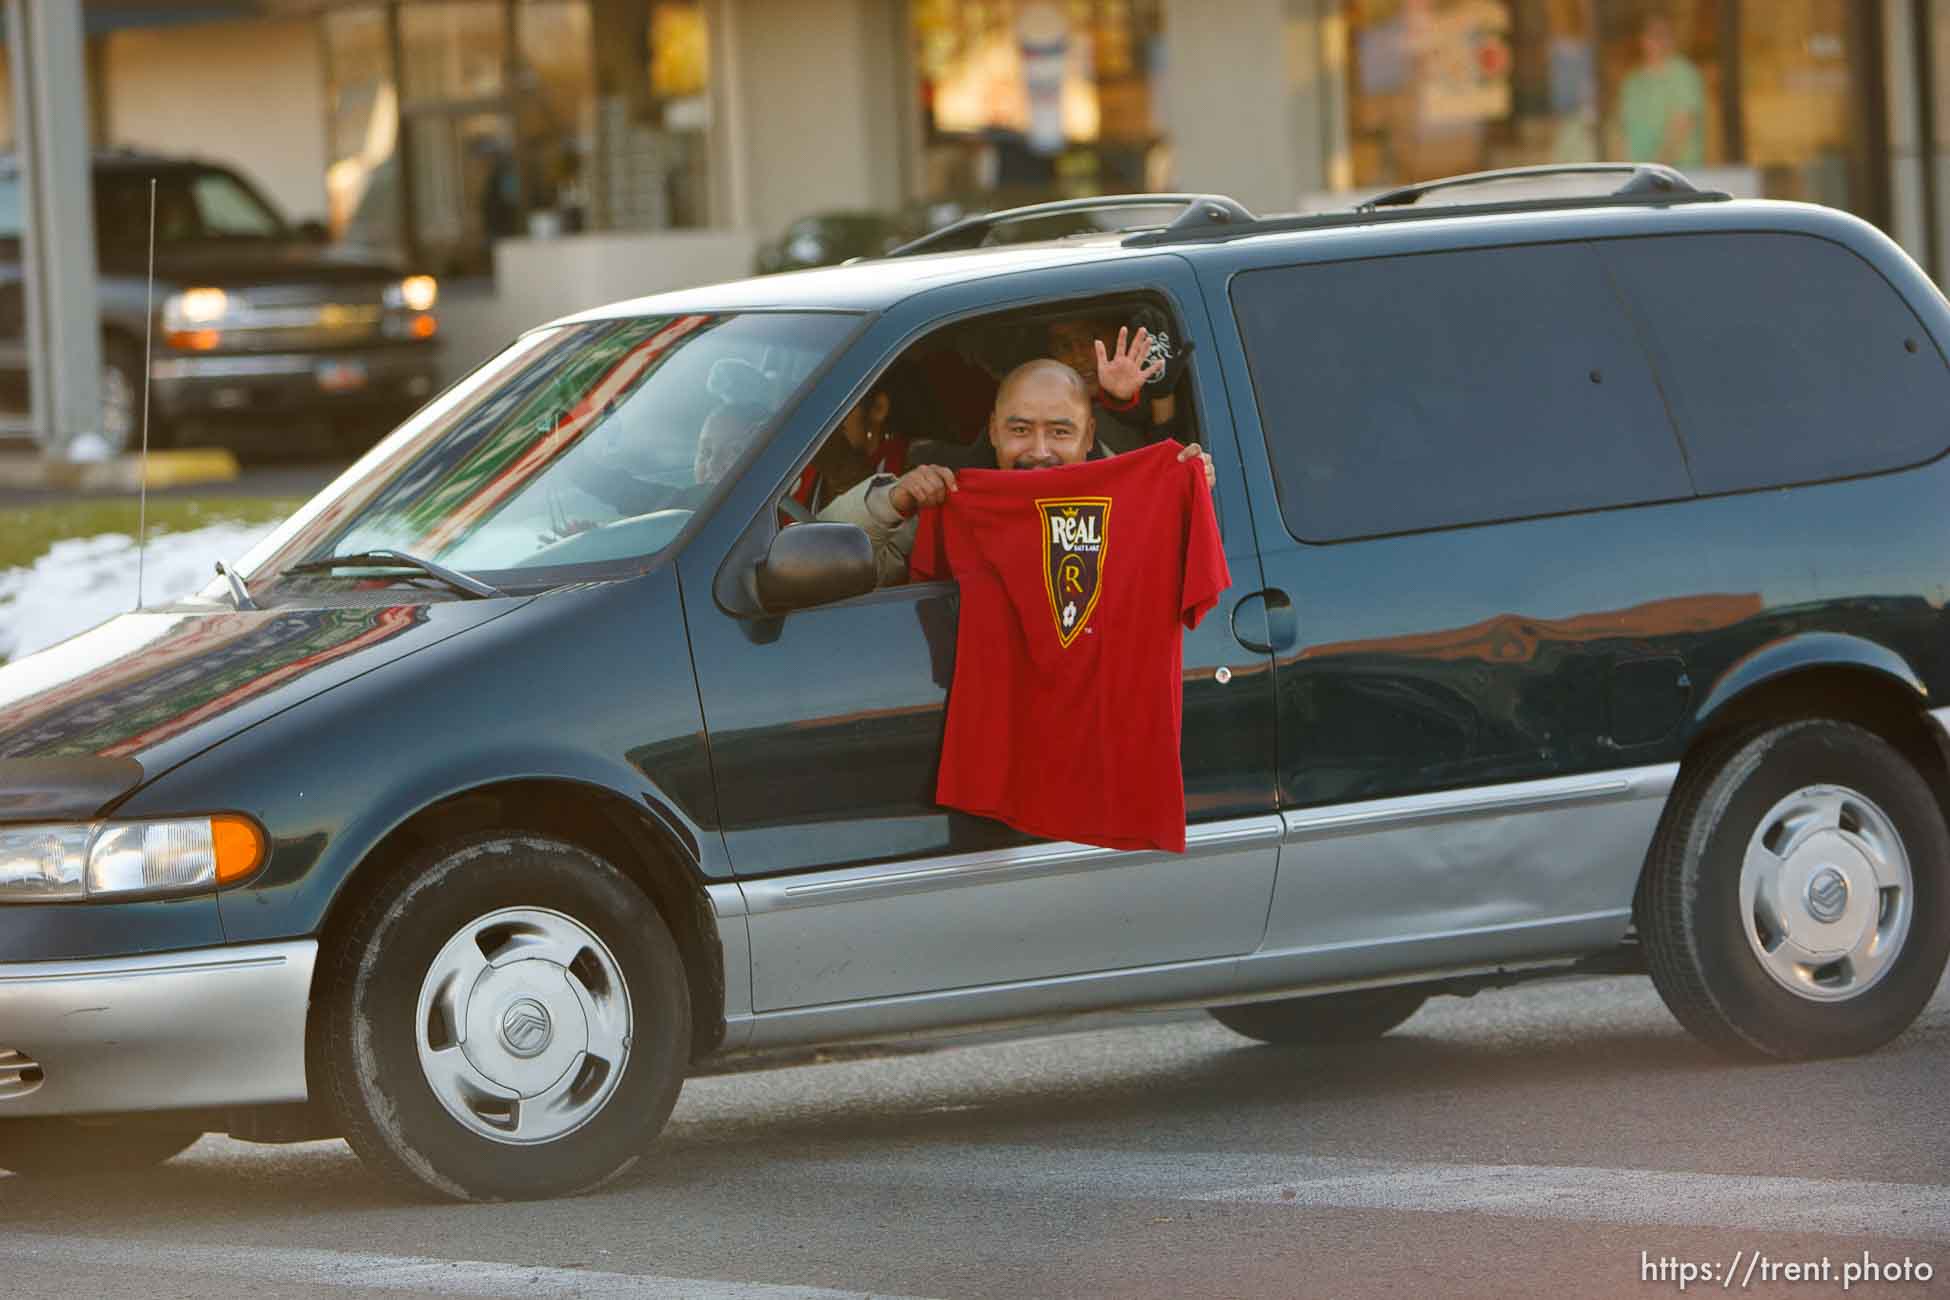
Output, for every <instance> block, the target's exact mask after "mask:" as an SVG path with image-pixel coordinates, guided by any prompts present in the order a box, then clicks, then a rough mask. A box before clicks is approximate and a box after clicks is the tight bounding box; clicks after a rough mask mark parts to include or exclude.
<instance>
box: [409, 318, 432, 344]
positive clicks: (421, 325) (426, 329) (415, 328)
mask: <svg viewBox="0 0 1950 1300" xmlns="http://www.w3.org/2000/svg"><path fill="white" fill-rule="evenodd" d="M439 328H440V322H439V321H438V320H436V319H435V318H433V317H432V316H415V317H414V318H413V322H412V324H410V325H408V326H407V327H406V332H407V333H409V334H411V335H412V336H413V337H414V338H416V339H430V338H432V337H433V333H434V331H435V330H437V329H439Z"/></svg>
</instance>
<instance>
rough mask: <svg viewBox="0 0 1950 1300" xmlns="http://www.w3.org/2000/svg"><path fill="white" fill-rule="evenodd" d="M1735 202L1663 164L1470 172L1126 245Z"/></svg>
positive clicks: (1151, 233)
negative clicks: (1486, 197) (1513, 186)
mask: <svg viewBox="0 0 1950 1300" xmlns="http://www.w3.org/2000/svg"><path fill="white" fill-rule="evenodd" d="M1592 174H1596V175H1622V176H1626V177H1627V179H1626V181H1625V183H1624V184H1623V185H1620V186H1619V187H1618V188H1617V189H1615V190H1611V191H1608V192H1607V193H1604V194H1574V195H1566V196H1565V197H1563V198H1529V199H1499V200H1495V201H1492V202H1488V203H1441V204H1434V205H1432V206H1429V207H1417V206H1414V204H1415V201H1416V200H1417V199H1419V198H1421V197H1422V196H1423V195H1425V194H1430V193H1433V192H1434V191H1436V190H1444V189H1460V188H1462V187H1464V186H1473V185H1488V184H1493V183H1495V182H1497V181H1506V180H1530V179H1539V178H1548V177H1553V176H1577V175H1592ZM1732 198H1733V196H1732V195H1731V194H1728V193H1727V192H1725V191H1724V190H1703V189H1700V188H1699V187H1698V186H1697V185H1694V184H1693V183H1692V182H1691V181H1690V180H1687V179H1686V177H1685V176H1683V175H1682V174H1680V173H1679V172H1677V171H1675V170H1673V169H1672V168H1670V167H1666V166H1662V165H1660V164H1658V163H1563V164H1554V165H1548V166H1542V167H1507V168H1504V169H1503V170H1501V171H1492V172H1471V173H1470V174H1468V175H1466V176H1445V177H1443V178H1442V179H1440V180H1433V181H1423V182H1421V183H1419V184H1416V185H1405V186H1403V187H1402V188H1400V189H1395V190H1389V191H1388V192H1386V193H1385V194H1378V195H1376V196H1375V197H1374V198H1371V199H1368V200H1366V201H1365V202H1363V203H1361V204H1359V205H1358V206H1356V207H1353V208H1349V209H1346V210H1343V211H1340V212H1314V213H1306V214H1287V215H1281V216H1272V217H1261V218H1260V219H1259V220H1257V221H1253V222H1249V223H1241V224H1236V225H1224V226H1219V225H1207V226H1205V227H1203V228H1197V229H1182V230H1181V229H1177V228H1176V226H1177V223H1173V226H1172V227H1167V228H1166V229H1164V230H1142V231H1138V232H1136V233H1134V234H1132V235H1129V236H1126V237H1125V239H1124V247H1126V248H1145V247H1152V246H1155V245H1158V244H1193V243H1221V242H1224V241H1226V240H1231V239H1243V238H1245V237H1246V236H1248V235H1275V234H1284V233H1287V232H1290V231H1299V230H1331V229H1333V228H1335V227H1345V226H1368V225H1378V224H1384V223H1390V222H1396V221H1428V220H1432V219H1437V218H1443V217H1465V216H1494V215H1497V214H1499V213H1518V212H1573V211H1577V210H1578V209H1581V208H1582V209H1589V208H1616V207H1634V206H1645V207H1667V206H1670V205H1672V204H1677V203H1724V202H1727V201H1728V200H1730V199H1732Z"/></svg>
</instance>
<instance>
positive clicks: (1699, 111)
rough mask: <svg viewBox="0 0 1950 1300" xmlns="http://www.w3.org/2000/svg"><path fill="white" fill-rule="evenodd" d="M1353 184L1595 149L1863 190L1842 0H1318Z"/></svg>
mask: <svg viewBox="0 0 1950 1300" xmlns="http://www.w3.org/2000/svg"><path fill="white" fill-rule="evenodd" d="M1328 7H1329V8H1330V9H1337V10H1338V14H1339V18H1340V21H1339V22H1337V23H1334V24H1330V25H1329V26H1328V27H1327V29H1326V30H1328V31H1329V32H1330V37H1329V39H1330V40H1331V41H1334V42H1338V46H1339V47H1338V48H1332V49H1328V50H1324V51H1323V57H1324V59H1325V60H1326V61H1327V63H1328V64H1329V65H1330V66H1339V67H1345V68H1346V69H1347V87H1346V93H1347V100H1348V122H1349V129H1348V137H1347V140H1346V142H1345V147H1346V150H1347V160H1348V163H1349V164H1350V165H1349V167H1348V172H1349V174H1350V175H1351V178H1352V181H1353V184H1354V186H1355V187H1356V188H1374V187H1379V186H1385V185H1394V184H1401V183H1405V182H1409V181H1415V180H1425V179H1429V178H1431V177H1436V176H1444V175H1452V174H1456V173H1460V172H1470V171H1481V170H1486V169H1489V168H1496V167H1512V166H1522V165H1526V164H1533V163H1550V162H1580V161H1592V160H1599V159H1621V160H1628V161H1635V162H1639V161H1644V162H1663V163H1668V164H1671V165H1673V166H1676V167H1681V168H1688V169H1693V170H1700V169H1706V170H1709V171H1714V170H1716V169H1730V170H1728V171H1726V172H1724V173H1721V174H1719V175H1718V176H1710V177H1709V178H1708V179H1709V180H1710V181H1712V182H1713V183H1725V184H1730V185H1732V186H1733V187H1734V188H1735V189H1737V190H1740V191H1742V192H1746V193H1752V194H1764V195H1768V196H1774V197H1784V198H1797V199H1809V200H1812V201H1815V202H1822V203H1831V204H1836V205H1839V206H1857V207H1859V206H1860V205H1861V204H1863V203H1865V202H1866V201H1867V189H1868V181H1867V177H1866V176H1865V175H1864V174H1863V171H1864V158H1865V145H1864V142H1863V139H1862V131H1861V122H1862V120H1863V114H1864V112H1865V108H1864V106H1865V103H1866V100H1865V96H1866V95H1867V94H1868V93H1869V92H1868V89H1867V84H1866V82H1867V79H1866V78H1865V77H1864V75H1863V73H1862V69H1861V62H1862V59H1863V56H1864V52H1863V49H1862V39H1861V35H1860V30H1859V28H1860V23H1861V18H1862V15H1861V13H1860V6H1858V5H1854V4H1852V3H1850V0H1328Z"/></svg>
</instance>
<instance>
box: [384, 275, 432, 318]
mask: <svg viewBox="0 0 1950 1300" xmlns="http://www.w3.org/2000/svg"><path fill="white" fill-rule="evenodd" d="M439 300H440V282H439V281H437V280H435V279H434V278H433V277H432V276H430V275H409V276H407V277H406V278H405V279H404V280H401V281H400V282H399V283H398V284H389V285H387V286H386V305H387V306H388V307H404V308H406V310H408V311H431V310H433V304H434V303H436V302H438V301H439Z"/></svg>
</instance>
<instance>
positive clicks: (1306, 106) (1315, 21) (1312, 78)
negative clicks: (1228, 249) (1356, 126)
mask: <svg viewBox="0 0 1950 1300" xmlns="http://www.w3.org/2000/svg"><path fill="white" fill-rule="evenodd" d="M1321 22H1322V17H1321V14H1320V13H1319V7H1318V6H1317V5H1316V4H1315V3H1314V0H1228V3H1227V4H1225V5H1223V6H1220V5H1213V4H1210V3H1207V0H1165V12H1164V37H1165V50H1166V53H1165V81H1166V85H1165V104H1166V129H1167V130H1168V131H1169V132H1170V135H1171V152H1172V161H1173V170H1174V172H1175V173H1176V175H1177V184H1178V187H1179V188H1180V189H1184V190H1192V191H1197V192H1200V193H1216V194H1227V195H1230V196H1231V197H1233V198H1235V199H1238V200H1239V201H1240V202H1241V203H1243V204H1245V205H1246V206H1247V207H1248V208H1251V209H1253V210H1254V211H1255V212H1286V211H1290V210H1292V208H1293V207H1294V206H1295V204H1296V203H1298V202H1299V199H1300V196H1301V195H1302V194H1310V193H1315V192H1318V191H1320V190H1324V189H1327V188H1329V187H1330V185H1331V182H1332V171H1333V161H1334V156H1335V154H1336V152H1337V150H1336V148H1335V147H1334V142H1333V141H1332V140H1331V139H1330V138H1329V132H1328V130H1327V128H1328V127H1329V125H1330V124H1332V123H1333V122H1335V121H1336V120H1338V114H1337V111H1336V105H1335V102H1334V95H1335V87H1334V85H1333V84H1332V83H1333V78H1332V76H1331V75H1330V74H1331V69H1329V68H1328V67H1327V66H1326V65H1325V64H1324V62H1323V60H1322V52H1323V39H1322V36H1323V33H1322V27H1321Z"/></svg>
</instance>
